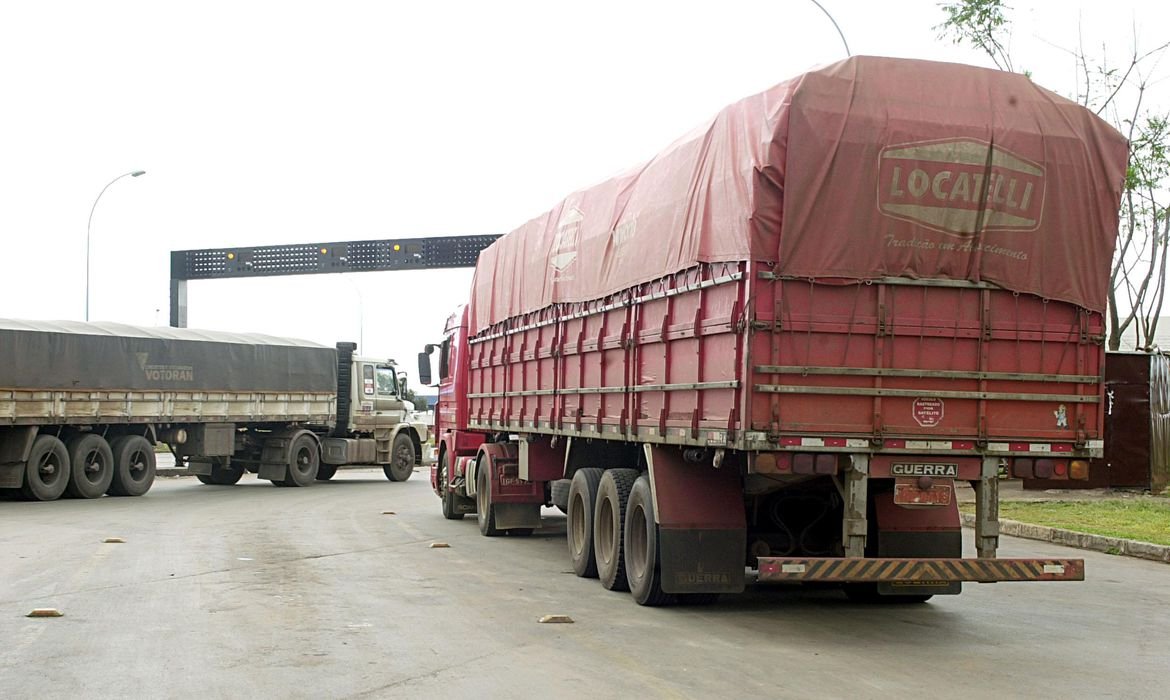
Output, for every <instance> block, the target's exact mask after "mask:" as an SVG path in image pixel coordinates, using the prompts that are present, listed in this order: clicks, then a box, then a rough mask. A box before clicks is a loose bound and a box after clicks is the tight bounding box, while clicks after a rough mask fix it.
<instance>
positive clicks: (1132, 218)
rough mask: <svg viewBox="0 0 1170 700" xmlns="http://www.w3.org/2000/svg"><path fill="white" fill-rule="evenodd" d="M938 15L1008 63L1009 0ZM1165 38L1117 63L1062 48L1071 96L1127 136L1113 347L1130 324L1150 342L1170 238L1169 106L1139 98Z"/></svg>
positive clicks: (943, 28)
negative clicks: (1160, 108) (1161, 108)
mask: <svg viewBox="0 0 1170 700" xmlns="http://www.w3.org/2000/svg"><path fill="white" fill-rule="evenodd" d="M939 7H940V8H941V9H942V10H943V12H944V13H945V14H946V19H945V21H943V22H942V23H941V24H939V25H937V26H936V27H935V29H936V30H937V31H938V32H939V37H940V38H944V39H950V40H952V41H953V42H954V43H956V44H966V45H969V46H973V47H975V48H977V49H980V50H981V51H983V52H984V53H986V54H987V55H988V57H989V58H991V60H992V62H993V63H995V65H996V66H997V67H998V68H1000V69H1001V70H1007V71H1014V70H1015V69H1014V67H1013V64H1012V59H1011V51H1010V43H1011V41H1010V40H1011V22H1010V20H1009V19H1008V12H1009V11H1010V10H1011V7H1010V6H1008V5H1007V4H1005V3H1004V2H1003V0H959V2H947V3H940V5H939ZM1168 47H1170V42H1167V43H1165V44H1162V45H1161V46H1158V47H1156V48H1154V49H1153V50H1150V51H1145V52H1142V51H1140V50H1139V48H1138V41H1137V37H1136V35H1135V36H1134V39H1133V44H1132V50H1131V51H1130V52H1129V54H1128V55H1127V56H1126V58H1125V60H1124V61H1122V62H1121V63H1120V64H1114V63H1112V62H1111V61H1110V59H1109V57H1108V54H1107V53H1106V51H1105V50H1104V48H1102V50H1101V54H1100V57H1099V58H1097V57H1095V56H1090V55H1089V54H1088V53H1087V52H1086V51H1085V50H1084V47H1083V46H1081V45H1079V44H1078V46H1077V48H1076V49H1069V50H1068V53H1069V54H1070V55H1071V57H1072V59H1073V61H1074V62H1075V65H1076V69H1077V75H1078V85H1077V88H1076V95H1075V96H1074V99H1075V100H1076V101H1077V102H1079V103H1080V104H1082V105H1084V106H1085V107H1087V108H1088V109H1091V110H1093V111H1094V112H1096V113H1097V115H1099V116H1101V117H1102V118H1104V119H1107V120H1109V121H1110V122H1111V123H1112V124H1113V126H1114V127H1116V128H1117V130H1118V131H1120V132H1121V133H1123V134H1125V135H1126V136H1127V137H1128V138H1129V142H1130V152H1129V163H1128V166H1127V168H1126V179H1125V189H1124V191H1123V193H1122V201H1121V212H1120V227H1119V231H1118V244H1117V250H1116V253H1115V254H1114V258H1113V266H1112V269H1111V272H1110V278H1109V280H1110V289H1109V338H1108V347H1109V349H1110V350H1117V349H1119V348H1120V347H1121V340H1122V337H1123V336H1124V335H1125V333H1127V332H1128V331H1130V330H1131V329H1132V331H1133V334H1134V345H1135V347H1137V348H1139V349H1146V350H1149V349H1152V348H1153V347H1154V333H1155V331H1156V330H1157V327H1158V316H1159V315H1160V314H1161V312H1162V300H1163V297H1164V296H1165V294H1166V269H1167V268H1166V264H1167V263H1166V259H1167V252H1168V250H1167V244H1168V243H1170V216H1168V215H1170V211H1168V209H1167V207H1168V205H1170V196H1168V194H1167V185H1170V114H1167V113H1160V112H1155V111H1151V110H1149V109H1148V108H1147V107H1146V105H1145V104H1144V103H1143V100H1144V98H1145V96H1146V91H1147V88H1148V87H1149V86H1150V85H1151V75H1152V73H1153V70H1154V68H1155V67H1156V65H1157V61H1158V59H1160V58H1161V57H1162V55H1163V54H1164V53H1165V51H1166V49H1167V48H1168Z"/></svg>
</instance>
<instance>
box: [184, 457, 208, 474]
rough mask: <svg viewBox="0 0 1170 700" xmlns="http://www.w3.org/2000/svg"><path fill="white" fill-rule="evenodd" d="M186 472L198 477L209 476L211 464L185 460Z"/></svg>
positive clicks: (196, 460)
mask: <svg viewBox="0 0 1170 700" xmlns="http://www.w3.org/2000/svg"><path fill="white" fill-rule="evenodd" d="M187 472H188V473H190V474H194V475H198V476H210V475H211V462H205V461H201V460H198V459H189V460H187Z"/></svg>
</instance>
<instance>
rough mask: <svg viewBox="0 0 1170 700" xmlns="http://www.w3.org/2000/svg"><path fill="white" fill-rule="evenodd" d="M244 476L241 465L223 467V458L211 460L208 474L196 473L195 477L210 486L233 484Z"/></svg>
mask: <svg viewBox="0 0 1170 700" xmlns="http://www.w3.org/2000/svg"><path fill="white" fill-rule="evenodd" d="M243 476H244V468H243V467H225V466H224V464H223V460H219V459H213V460H212V461H211V473H210V474H196V475H195V478H197V479H199V480H200V481H202V482H203V483H205V484H208V485H211V486H234V485H235V484H237V483H239V481H240V479H241V478H243Z"/></svg>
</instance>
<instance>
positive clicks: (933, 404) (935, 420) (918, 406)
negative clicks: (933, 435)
mask: <svg viewBox="0 0 1170 700" xmlns="http://www.w3.org/2000/svg"><path fill="white" fill-rule="evenodd" d="M943 408H944V405H943V400H942V399H933V398H917V399H914V405H913V408H912V412H913V413H914V421H915V422H916V423H918V425H921V426H922V427H923V428H933V427H935V426H937V425H938V424H939V423H942V419H943Z"/></svg>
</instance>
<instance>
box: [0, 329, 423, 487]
mask: <svg viewBox="0 0 1170 700" xmlns="http://www.w3.org/2000/svg"><path fill="white" fill-rule="evenodd" d="M355 350H356V345H355V344H353V343H338V344H337V346H336V347H334V348H330V347H327V346H323V345H318V344H315V343H310V342H307V341H303V340H296V339H291V338H275V337H271V336H264V335H255V334H236V333H224V332H212V331H201V330H194V329H187V328H140V327H134V326H126V325H121V324H113V323H78V322H68V321H54V322H48V321H15V320H0V489H5V490H12V491H16V492H18V493H19V495H20V496H21V497H23V498H25V499H28V500H37V501H52V500H55V499H57V498H60V497H61V496H71V497H76V498H97V497H99V496H101V495H103V494H109V495H111V496H141V495H142V494H144V493H146V492H147V491H149V490H150V487H151V485H152V484H153V482H154V477H155V469H156V448H159V446H165V447H166V448H167V449H169V450H170V451H171V452H172V453H173V454H174V456H175V461H176V464H178V465H182V466H186V467H187V468H188V469H189V470H190V471H191V472H192V473H194V474H196V475H197V476H198V478H199V480H200V481H202V482H203V483H205V484H217V485H231V484H235V483H236V482H238V481H239V480H240V478H241V477H242V476H243V474H244V472H245V471H248V472H252V473H255V474H257V475H258V476H259V478H261V479H267V480H269V481H271V482H272V483H273V484H276V485H278V486H309V485H311V484H312V483H313V482H314V481H325V480H328V479H331V478H333V476H334V475H335V474H336V472H337V469H338V468H339V467H343V466H346V465H377V466H381V467H382V469H383V471H384V472H385V474H386V478H388V479H389V480H390V481H405V480H406V479H408V478H410V475H411V473H413V471H414V467H415V465H416V464H419V461H420V455H421V453H422V442H423V440H425V436H420V431H419V430H418V429H417V427H416V426H412V425H411V424H410V423H409V421H408V416H409V415H410V412H411V411H412V410H413V408H414V407H413V406H412V405H411V404H410V402H409V401H405V400H404V399H403V398H402V395H403V393H404V392H405V390H406V385H405V375H403V374H400V373H399V372H398V371H397V367H396V366H395V364H394V362H393V361H391V360H375V359H368V358H363V357H358V356H355V354H354V352H355Z"/></svg>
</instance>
